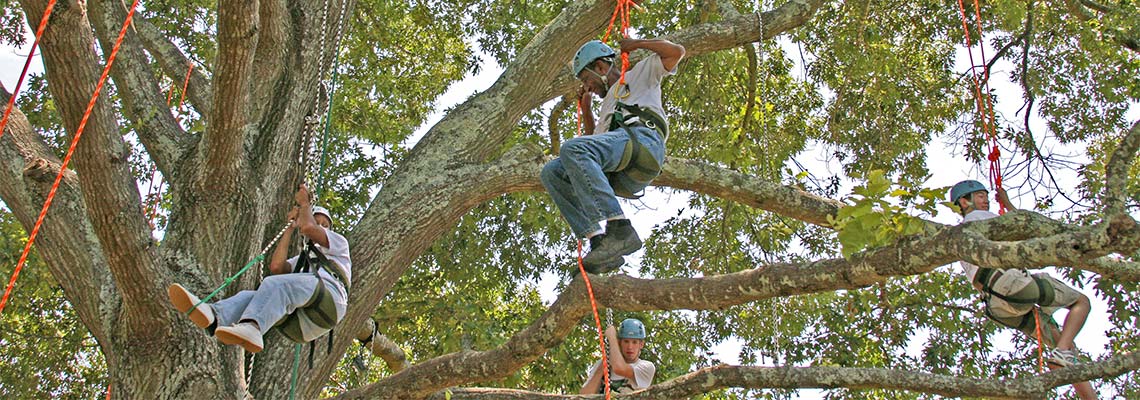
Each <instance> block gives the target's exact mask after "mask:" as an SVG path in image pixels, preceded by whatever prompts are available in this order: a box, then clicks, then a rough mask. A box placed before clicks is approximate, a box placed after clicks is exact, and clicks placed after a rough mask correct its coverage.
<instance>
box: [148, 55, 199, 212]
mask: <svg viewBox="0 0 1140 400" xmlns="http://www.w3.org/2000/svg"><path fill="white" fill-rule="evenodd" d="M192 72H194V64H193V63H190V67H188V68H187V69H186V78H185V79H184V80H183V81H182V94H181V95H180V96H179V97H178V107H177V108H175V109H174V121H175V122H179V121H180V118H182V104H183V103H184V102H185V101H186V88H187V87H189V85H190V75H191V73H192ZM174 84H175V82H171V83H170V89H169V91H168V92H167V93H166V105H167V106H169V105H170V103H171V102H172V101H173V100H174V87H175V86H174ZM157 169H158V166H157V165H154V166H152V167H151V169H150V184H149V185H148V186H147V188H146V196H145V197H143V198H144V199H145V201H146V208H144V209H143V214H144V215H146V222H147V223H148V224H150V229H154V228H155V226H154V217H155V216H157V215H158V202H159V199H161V198H162V185H163V184H164V182H162V178H161V177H159V176H158V175H156V173H157ZM155 181H158V190H157V193H155V190H154V186H155V185H154V183H155Z"/></svg>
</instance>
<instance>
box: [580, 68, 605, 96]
mask: <svg viewBox="0 0 1140 400" xmlns="http://www.w3.org/2000/svg"><path fill="white" fill-rule="evenodd" d="M609 70H610V64H609V63H607V62H605V61H595V62H594V63H592V64H590V66H589V67H587V68H586V69H583V70H582V72H579V73H578V80H579V81H581V82H582V86H583V87H585V88H586V90H587V91H589V92H592V93H594V94H596V95H598V97H606V89H607V86H606V82H605V81H604V80H602V77H604V76H606V74H607V73H609Z"/></svg>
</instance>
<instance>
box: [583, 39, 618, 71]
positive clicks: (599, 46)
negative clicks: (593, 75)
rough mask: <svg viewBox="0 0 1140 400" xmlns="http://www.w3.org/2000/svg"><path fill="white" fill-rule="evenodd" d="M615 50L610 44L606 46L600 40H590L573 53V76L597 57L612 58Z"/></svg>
mask: <svg viewBox="0 0 1140 400" xmlns="http://www.w3.org/2000/svg"><path fill="white" fill-rule="evenodd" d="M616 55H617V52H615V51H614V49H612V48H610V46H606V44H605V43H602V41H601V40H591V41H589V42H586V44H583V45H582V47H579V48H578V54H575V55H574V76H578V74H579V73H581V72H582V70H584V69H586V66H587V65H590V63H592V62H594V60H597V59H599V58H609V59H613V58H614V56H616Z"/></svg>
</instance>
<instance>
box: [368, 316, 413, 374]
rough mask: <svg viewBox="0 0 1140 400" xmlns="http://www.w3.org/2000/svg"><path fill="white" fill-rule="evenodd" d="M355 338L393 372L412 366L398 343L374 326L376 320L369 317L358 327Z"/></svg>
mask: <svg viewBox="0 0 1140 400" xmlns="http://www.w3.org/2000/svg"><path fill="white" fill-rule="evenodd" d="M356 340H357V341H358V342H360V345H361V346H364V347H365V348H367V349H368V351H369V352H371V353H372V355H374V356H377V357H380V359H382V360H384V363H385V364H387V365H388V369H390V370H392V371H393V372H400V371H403V370H404V369H407V368H408V367H410V366H412V363H411V362H409V361H408V356H407V354H406V353H404V349H402V348H400V345H398V344H396V342H393V341H392V339H389V338H388V337H387V336H385V335H384V334H382V333H380V332H379V331H378V329H377V327H376V320H373V319H369V320H368V321H367V322H366V323H365V324H364V325H362V326H361V327H360V329H357V330H356Z"/></svg>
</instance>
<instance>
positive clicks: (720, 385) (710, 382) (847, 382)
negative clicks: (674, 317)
mask: <svg viewBox="0 0 1140 400" xmlns="http://www.w3.org/2000/svg"><path fill="white" fill-rule="evenodd" d="M1137 368H1140V353H1126V354H1122V355H1118V356H1115V357H1112V358H1110V359H1108V360H1104V361H1100V362H1094V363H1087V364H1081V365H1080V367H1079V368H1065V369H1062V370H1057V371H1052V372H1049V373H1045V374H1042V375H1030V376H1026V377H1021V378H1014V379H1009V380H997V379H983V378H964V377H956V376H947V375H937V374H930V373H925V372H917V371H909V370H891V369H880V368H847V367H755V366H732V365H720V366H715V367H707V368H703V369H700V370H697V371H694V372H691V373H689V374H686V375H683V376H679V377H677V378H674V379H671V380H669V381H666V382H663V383H660V384H656V385H653V386H650V387H649V388H648V389H645V390H642V391H639V392H637V393H634V394H631V395H627V396H620V398H622V399H643V400H672V399H684V398H691V397H693V396H696V395H699V394H701V393H708V392H711V391H715V390H719V389H727V388H747V389H809V388H814V389H835V388H848V389H895V390H898V389H901V390H907V391H912V392H921V393H930V394H938V395H942V396H947V397H986V398H996V399H1024V398H1032V399H1044V398H1048V397H1049V396H1050V395H1051V393H1050V391H1051V390H1053V389H1054V388H1056V387H1058V386H1062V385H1067V384H1071V383H1073V382H1081V381H1086V380H1091V379H1098V378H1111V377H1115V376H1118V375H1121V374H1124V373H1126V372H1129V371H1132V370H1135V369H1137ZM445 398H451V399H456V400H491V399H517V400H540V399H593V398H599V396H598V395H593V396H579V395H557V394H546V393H535V392H527V391H522V390H510V389H488V388H463V389H452V390H448V391H442V392H438V393H435V394H434V395H433V396H431V397H430V399H432V400H442V399H445Z"/></svg>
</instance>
